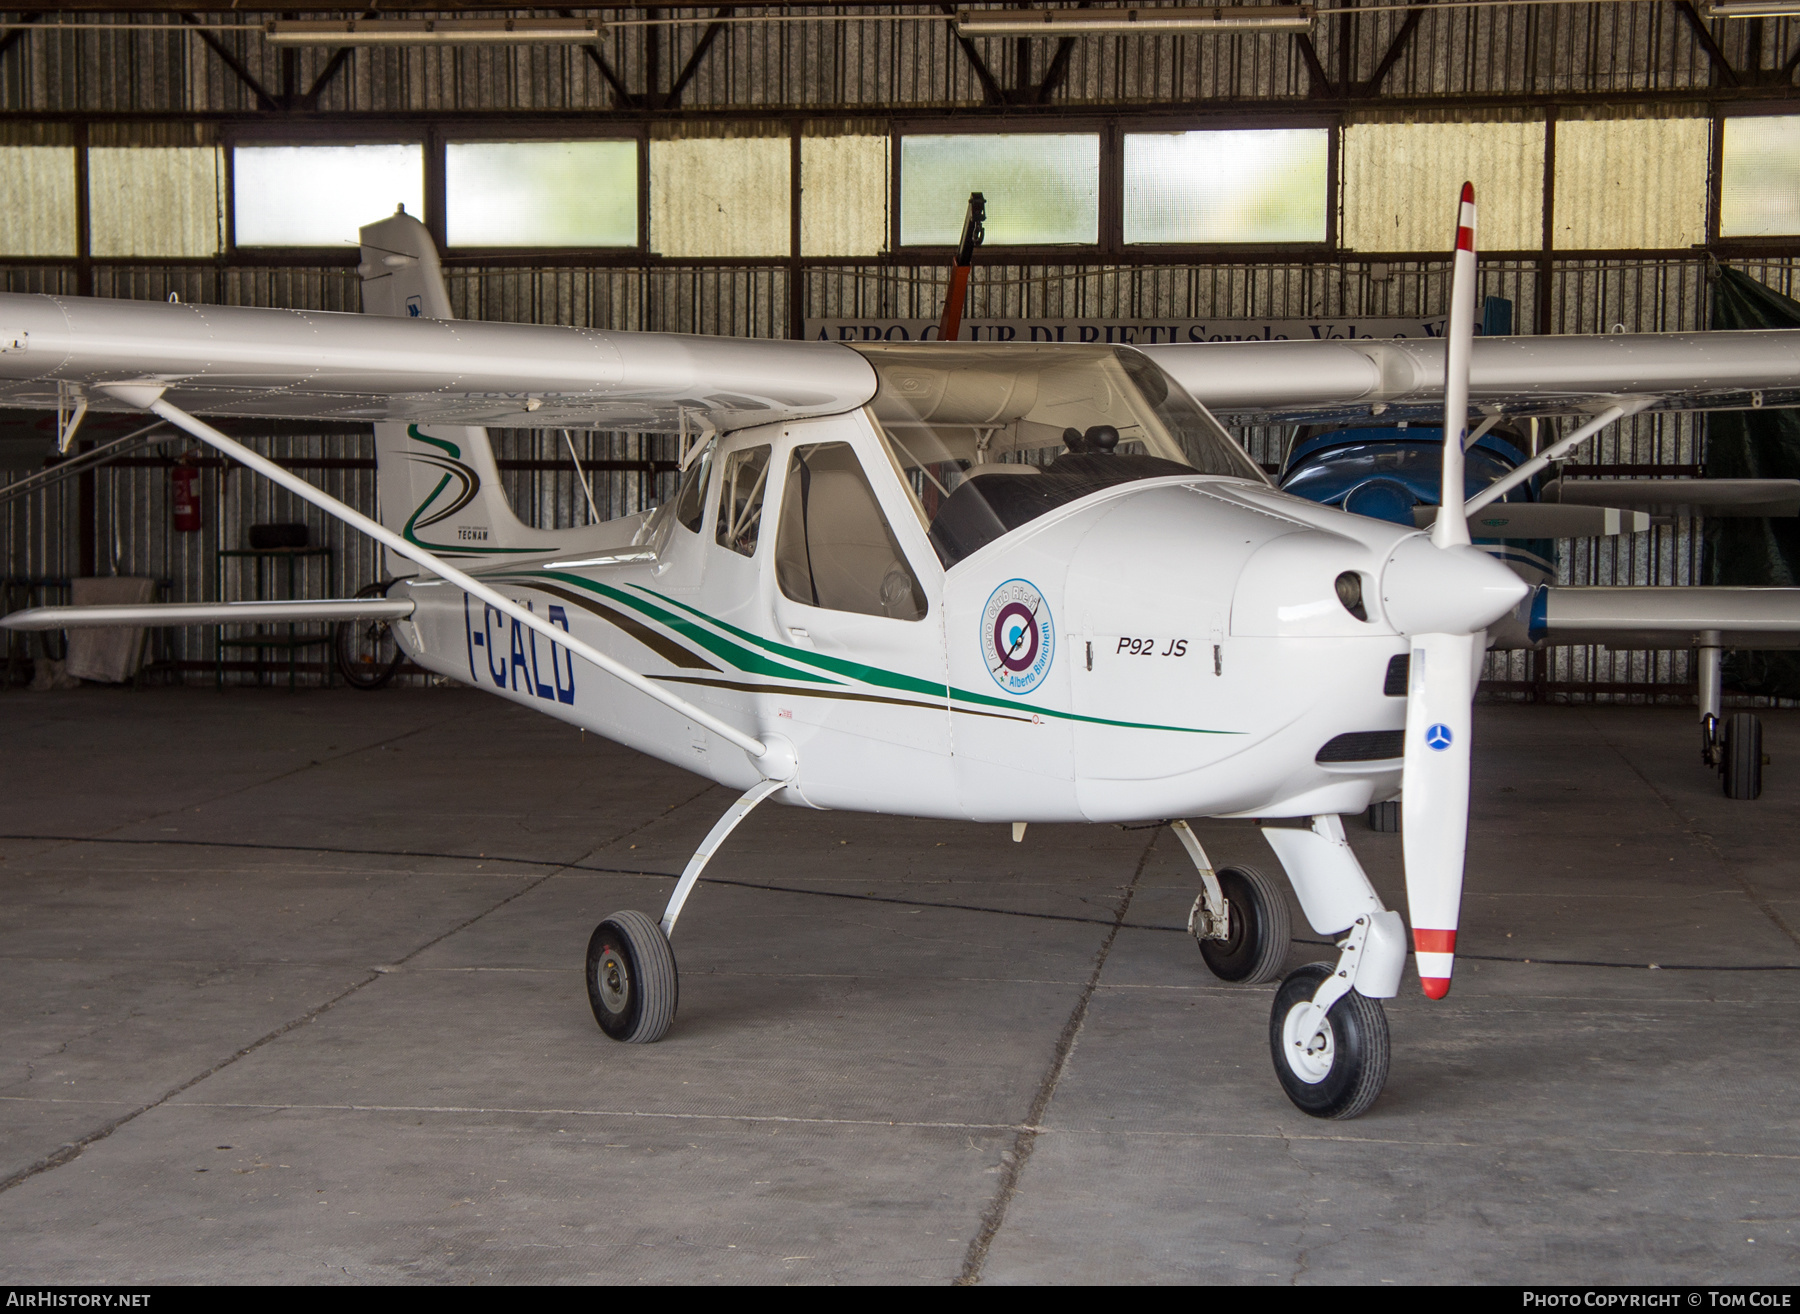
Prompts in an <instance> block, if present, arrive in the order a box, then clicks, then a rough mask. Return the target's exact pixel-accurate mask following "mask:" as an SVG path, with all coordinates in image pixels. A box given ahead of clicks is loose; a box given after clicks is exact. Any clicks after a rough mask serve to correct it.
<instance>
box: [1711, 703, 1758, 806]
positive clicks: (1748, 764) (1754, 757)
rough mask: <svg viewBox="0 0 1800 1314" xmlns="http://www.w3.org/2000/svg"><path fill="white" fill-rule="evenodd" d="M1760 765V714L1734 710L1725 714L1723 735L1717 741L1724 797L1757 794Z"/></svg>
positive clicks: (1750, 796) (1752, 795)
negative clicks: (1718, 742)
mask: <svg viewBox="0 0 1800 1314" xmlns="http://www.w3.org/2000/svg"><path fill="white" fill-rule="evenodd" d="M1762 769H1763V751H1762V718H1761V717H1759V716H1757V715H1756V714H1755V713H1754V712H1733V713H1732V714H1731V715H1730V716H1729V717H1728V718H1726V721H1725V735H1724V738H1723V740H1722V741H1721V743H1720V745H1719V775H1720V784H1721V785H1723V786H1724V789H1725V797H1726V798H1741V799H1752V798H1758V797H1760V796H1761V795H1762Z"/></svg>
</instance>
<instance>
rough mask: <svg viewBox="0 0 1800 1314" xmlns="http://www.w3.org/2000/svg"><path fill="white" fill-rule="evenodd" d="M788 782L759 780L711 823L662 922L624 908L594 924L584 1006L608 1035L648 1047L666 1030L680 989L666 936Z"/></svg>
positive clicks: (673, 1012)
mask: <svg viewBox="0 0 1800 1314" xmlns="http://www.w3.org/2000/svg"><path fill="white" fill-rule="evenodd" d="M787 783H788V781H787V780H785V779H784V780H759V781H757V782H756V784H755V785H753V786H751V788H750V789H748V790H747V791H745V793H744V796H743V797H742V798H740V799H738V801H737V802H736V803H733V804H732V805H731V807H730V808H729V809H728V810H727V811H726V813H725V815H724V816H722V817H720V818H719V819H718V821H716V822H714V823H713V828H712V829H711V830H709V831H707V833H706V838H705V839H704V840H702V841H700V847H699V848H698V849H696V850H695V851H694V856H693V857H691V858H689V859H688V864H687V866H686V867H685V868H684V869H683V870H682V873H681V879H680V880H679V881H677V882H676V883H675V891H674V893H672V894H671V895H670V896H669V903H668V906H667V907H666V908H664V909H663V915H662V923H661V924H660V925H658V924H657V923H656V922H653V921H651V920H650V919H649V918H648V917H646V916H644V914H643V913H641V912H634V911H631V910H627V911H625V912H616V913H614V914H613V915H612V916H611V917H608V918H607V919H606V920H605V921H603V922H601V923H600V925H599V926H597V927H595V928H594V934H593V935H592V936H591V937H590V938H589V939H588V950H587V992H588V1005H589V1006H590V1007H591V1008H592V1009H593V1010H594V1021H596V1022H598V1023H599V1024H600V1029H601V1030H602V1031H604V1032H605V1033H606V1034H607V1035H608V1036H610V1037H612V1039H614V1040H621V1041H624V1042H625V1043H626V1044H632V1045H647V1044H650V1043H651V1042H652V1041H657V1040H661V1039H662V1038H663V1037H664V1036H665V1035H667V1034H668V1031H669V1027H670V1026H671V1025H672V1024H673V1023H674V1021H675V1005H676V1003H677V1001H678V1000H679V998H680V992H681V978H680V975H679V973H678V972H677V971H676V968H675V951H674V950H673V949H671V948H670V947H669V936H670V935H672V934H673V933H674V931H675V920H676V918H678V917H680V916H681V908H682V905H683V904H685V903H686V902H687V900H688V895H690V894H692V893H693V892H694V886H695V885H696V884H697V883H698V882H699V880H700V873H701V871H703V870H704V869H705V867H706V864H707V863H708V862H709V861H710V860H711V859H712V855H713V854H715V853H717V852H718V851H719V846H720V845H721V844H723V843H724V842H725V839H726V837H727V836H728V835H730V834H731V832H732V831H734V830H736V829H737V828H738V824H739V823H740V822H742V821H743V819H744V818H745V817H747V816H749V815H750V814H751V813H752V812H754V811H755V810H756V805H757V804H758V803H761V802H762V801H763V800H764V799H766V798H768V797H769V795H771V794H773V793H774V792H775V791H776V790H778V789H781V788H782V787H783V786H785V785H786V784H787Z"/></svg>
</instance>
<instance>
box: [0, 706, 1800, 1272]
mask: <svg viewBox="0 0 1800 1314" xmlns="http://www.w3.org/2000/svg"><path fill="white" fill-rule="evenodd" d="M1476 727H1477V746H1476V779H1477V788H1476V800H1475V810H1474V821H1473V830H1472V837H1471V863H1470V871H1469V881H1468V884H1469V896H1468V898H1467V900H1466V902H1465V908H1464V915H1463V928H1464V929H1463V934H1462V938H1461V942H1460V943H1461V947H1462V948H1463V950H1464V953H1463V956H1462V957H1461V958H1460V959H1459V964H1458V973H1457V984H1456V989H1455V991H1454V992H1453V994H1452V995H1451V997H1450V999H1449V1000H1448V1001H1446V1002H1445V1003H1442V1004H1432V1003H1430V1002H1429V1001H1427V1000H1425V999H1423V998H1422V997H1421V996H1420V995H1419V994H1418V991H1417V986H1416V982H1415V981H1414V979H1413V978H1412V975H1411V973H1410V971H1409V973H1408V980H1407V983H1406V984H1405V985H1404V986H1403V988H1402V994H1401V996H1400V998H1399V999H1397V1000H1394V1001H1392V1002H1391V1004H1390V1006H1389V1010H1388V1016H1389V1019H1390V1022H1391V1025H1392V1029H1393V1036H1394V1064H1393V1071H1392V1076H1391V1077H1390V1079H1389V1082H1388V1086H1387V1090H1386V1093H1385V1094H1384V1096H1383V1097H1382V1099H1381V1101H1380V1102H1379V1103H1378V1104H1377V1105H1376V1106H1375V1108H1374V1110H1373V1111H1372V1112H1371V1113H1369V1114H1368V1115H1367V1116H1365V1117H1363V1118H1362V1119H1360V1120H1357V1121H1355V1122H1351V1123H1320V1122H1315V1121H1312V1120H1310V1119H1308V1118H1305V1117H1303V1116H1301V1115H1300V1114H1299V1113H1297V1112H1296V1111H1295V1110H1294V1109H1293V1107H1292V1106H1291V1105H1289V1104H1288V1102H1287V1101H1286V1099H1284V1098H1283V1097H1282V1095H1281V1093H1280V1090H1279V1088H1278V1087H1277V1086H1276V1083H1275V1080H1274V1077H1273V1074H1272V1072H1271V1070H1270V1066H1269V1057H1268V1049H1267V1042H1266V1038H1265V1027H1266V1025H1267V1016H1268V1008H1269V1002H1270V998H1271V995H1272V993H1273V988H1272V987H1263V988H1242V987H1226V986H1222V985H1220V984H1218V983H1217V982H1215V981H1214V980H1213V979H1212V978H1211V977H1210V976H1208V975H1207V973H1206V972H1205V970H1204V968H1203V967H1202V965H1201V963H1200V961H1199V956H1198V953H1197V952H1196V950H1195V947H1194V945H1193V943H1192V941H1191V940H1189V939H1188V938H1187V937H1186V935H1185V934H1183V933H1182V932H1181V930H1180V928H1181V925H1182V923H1183V920H1184V918H1185V915H1186V912H1187V907H1188V904H1189V902H1190V900H1191V899H1192V897H1193V887H1194V878H1193V875H1192V870H1191V868H1189V867H1187V866H1186V860H1185V858H1184V857H1183V856H1182V854H1181V851H1180V848H1179V846H1178V845H1177V844H1176V843H1175V842H1174V839H1173V837H1172V836H1171V835H1170V833H1169V832H1168V831H1167V830H1166V829H1150V830H1122V829H1118V828H1115V827H1110V826H1107V827H1087V828H1078V827H1033V828H1032V830H1031V832H1030V834H1029V835H1028V836H1027V838H1026V840H1025V842H1024V843H1023V844H1020V845H1014V844H1012V843H1011V842H1010V836H1009V833H1008V831H1007V829H1006V828H1005V827H1001V826H985V827H984V826H971V825H943V824H937V823H928V822H918V821H902V820H893V819H888V818H881V817H863V816H844V815H836V814H821V813H805V812H800V811H795V810H791V809H784V808H775V807H771V808H766V809H763V810H761V811H760V812H758V813H757V814H756V815H755V816H753V817H752V818H751V820H750V821H749V822H747V823H746V824H745V825H744V826H743V827H742V828H741V829H740V830H739V831H738V832H737V834H736V836H734V837H733V839H732V840H731V841H730V844H729V846H728V847H727V848H726V849H725V850H724V852H723V853H722V855H721V857H720V858H719V859H717V860H716V861H715V864H714V866H713V868H712V872H713V874H714V875H716V876H717V877H719V878H721V880H720V881H715V882H709V883H707V884H704V885H703V886H702V887H701V889H700V891H699V892H698V894H697V895H696V896H695V898H694V900H693V901H692V902H691V903H690V904H689V905H688V911H687V913H686V914H685V916H684V919H683V921H682V924H681V929H680V931H679V933H678V934H677V936H676V950H677V953H678V955H679V960H680V963H681V969H682V983H681V985H682V989H681V1008H680V1014H679V1016H678V1018H677V1020H676V1025H675V1029H674V1030H673V1031H672V1032H671V1034H670V1036H669V1037H668V1039H667V1040H665V1041H664V1042H663V1043H661V1044H658V1045H653V1046H643V1047H639V1046H622V1045H615V1044H612V1043H610V1042H608V1041H607V1040H605V1039H604V1038H603V1037H602V1036H601V1034H600V1033H599V1031H598V1029H597V1028H596V1027H595V1025H594V1023H593V1020H592V1017H591V1015H590V1014H589V1012H588V1007H587V1002H586V999H585V997H584V994H583V989H582V983H581V962H582V954H583V950H584V947H585V944H586V940H587V937H588V934H589V931H590V930H591V929H592V927H593V925H594V923H595V922H597V921H598V920H599V919H600V918H601V917H602V916H604V915H605V914H607V913H609V912H612V911H614V910H617V909H620V908H628V907H635V908H640V909H644V910H646V911H649V912H651V913H652V915H655V914H656V913H657V912H658V911H659V910H660V908H661V905H662V901H663V899H664V897H665V896H666V893H667V891H668V889H669V887H670V885H671V880H670V876H669V874H671V873H674V872H677V871H679V869H680V867H681V865H682V863H683V862H684V861H685V859H686V858H687V856H688V854H689V852H690V851H691V850H692V848H693V847H694V845H695V844H696V843H697V841H698V840H699V838H700V837H701V836H702V835H703V834H704V833H705V831H706V830H707V828H708V827H709V826H710V825H711V824H712V822H713V820H714V819H715V818H716V817H717V815H718V814H719V813H720V812H721V811H722V810H723V809H724V808H725V806H726V804H727V803H728V802H729V798H728V796H727V795H726V794H725V793H724V792H723V791H721V790H718V789H716V788H711V787H709V786H707V785H706V783H705V782H703V781H701V780H698V779H697V778H695V777H693V776H689V775H686V774H683V773H682V772H680V771H677V770H675V769H673V768H669V767H665V766H662V765H660V764H658V763H655V762H650V761H648V760H646V759H644V758H641V757H638V756H636V755H635V754H632V753H630V752H628V751H626V750H623V749H620V748H617V747H615V746H612V745H610V744H607V743H604V742H601V741H598V740H596V739H595V738H594V737H593V736H587V737H585V738H584V737H582V736H579V735H577V734H576V733H574V732H572V731H569V730H567V729H565V728H564V727H562V726H559V725H557V724H556V723H554V722H551V721H549V720H547V719H545V718H541V717H535V716H533V715H531V714H530V713H527V712H523V711H520V710H518V709H515V708H512V707H509V706H507V705H505V704H502V703H500V702H499V701H498V700H494V699H484V698H481V697H479V696H478V695H475V694H473V693H469V692H466V691H389V692H384V693H381V694H376V695H365V694H359V693H354V692H348V691H343V692H331V693H302V694H297V695H288V694H285V693H275V692H263V691H252V690H244V691H236V692H232V693H229V694H226V695H223V696H221V695H219V694H216V693H212V692H209V691H202V690H181V689H177V690H167V691H159V692H149V693H141V694H131V693H125V692H118V691H112V690H105V689H95V688H86V689H82V690H78V691H75V692H70V693H53V694H22V693H20V694H7V695H5V696H4V697H0V744H3V745H4V749H5V761H6V763H7V767H6V775H5V778H4V779H5V788H4V796H3V797H0V834H4V836H5V838H4V839H0V927H3V928H4V930H3V938H0V998H3V999H4V1001H5V1007H4V1009H3V1010H0V1281H4V1282H7V1283H43V1282H88V1281H107V1282H187V1281H209V1280H219V1281H239V1282H278V1281H301V1282H330V1281H353V1282H368V1281H407V1280H411V1281H424V1282H436V1283H443V1282H479V1281H486V1280H501V1281H527V1282H539V1281H557V1280H569V1281H596V1280H602V1281H625V1282H635V1281H658V1280H660V1281H712V1280H720V1281H735V1282H833V1281H837V1282H874V1281H890V1282H892V1281H898V1282H948V1281H952V1280H955V1279H957V1278H958V1277H959V1276H960V1277H962V1278H964V1279H967V1278H971V1277H976V1278H979V1279H980V1280H982V1281H986V1282H1075V1281H1079V1282H1094V1281H1109V1282H1116V1281H1183V1282H1188V1281H1223V1282H1270V1283H1289V1282H1332V1281H1350V1282H1375V1281H1396V1282H1419V1281H1425V1282H1467V1281H1481V1282H1545V1283H1547V1282H1655V1283H1662V1282H1670V1283H1692V1282H1702V1281H1704V1282H1786V1281H1789V1280H1791V1278H1792V1275H1793V1273H1794V1272H1795V1271H1796V1267H1797V1266H1800V1245H1797V1243H1796V1237H1795V1226H1796V1214H1797V1212H1800V1106H1797V1104H1796V1101H1795V1099H1794V1093H1793V1090H1794V1083H1793V1077H1792V1075H1791V1074H1792V1068H1791V1064H1792V1062H1793V1059H1792V1049H1791V1046H1792V1044H1793V1042H1794V1039H1795V1036H1796V1026H1795V1023H1794V1020H1793V1017H1792V1016H1791V1015H1789V1014H1787V1013H1786V1012H1785V1011H1784V1010H1785V1009H1787V1008H1790V1007H1793V1006H1795V1004H1796V1002H1800V945H1797V942H1796V939H1795V934H1794V931H1793V929H1792V928H1793V927H1795V926H1796V925H1797V924H1800V906H1796V903H1797V895H1800V858H1797V856H1796V855H1797V854H1800V848H1797V846H1796V839H1797V838H1800V835H1797V830H1800V826H1797V823H1796V809H1795V806H1794V805H1795V802H1796V800H1797V799H1800V718H1795V717H1794V716H1793V715H1792V714H1775V715H1773V716H1771V717H1769V718H1768V720H1767V734H1768V740H1767V745H1768V749H1769V751H1770V753H1771V754H1772V755H1773V758H1774V763H1773V766H1772V767H1771V768H1770V773H1769V787H1768V790H1767V792H1766V793H1765V795H1764V797H1763V799H1762V800H1761V801H1760V802H1758V803H1733V802H1730V801H1728V800H1726V799H1724V798H1723V797H1722V796H1721V795H1720V793H1719V790H1718V787H1717V785H1716V783H1715V778H1714V777H1713V776H1712V775H1711V774H1709V773H1708V772H1706V771H1704V770H1703V769H1702V768H1701V767H1700V766H1699V765H1698V763H1697V761H1696V760H1695V758H1696V754H1695V751H1694V740H1695V737H1696V736H1695V732H1694V730H1693V727H1692V721H1691V716H1690V715H1689V714H1688V713H1685V712H1673V711H1670V712H1662V711H1644V710H1605V709H1603V710H1580V709H1567V708H1513V707H1508V708H1483V709H1479V710H1478V715H1477V719H1476ZM1201 833H1202V836H1203V838H1204V839H1205V840H1206V842H1207V843H1208V845H1209V846H1211V847H1212V849H1213V852H1214V855H1215V858H1216V859H1217V860H1219V861H1221V862H1223V861H1228V860H1232V859H1236V860H1247V861H1250V862H1254V863H1257V864H1259V865H1264V866H1265V867H1268V868H1273V866H1274V864H1273V861H1272V857H1271V855H1269V854H1268V852H1267V851H1266V848H1265V847H1264V846H1263V843H1262V841H1261V839H1260V837H1259V836H1258V835H1257V834H1256V832H1255V831H1254V829H1252V828H1251V827H1249V826H1247V825H1243V824H1229V823H1210V824H1207V825H1204V826H1203V827H1202V829H1201ZM1352 836H1353V841H1354V843H1355V845H1356V847H1357V849H1358V851H1359V852H1360V853H1361V855H1362V857H1363V861H1364V863H1365V864H1366V865H1367V866H1368V867H1369V869H1370V871H1371V873H1372V875H1373V876H1374V878H1375V881H1376V883H1377V885H1378V886H1379V887H1380V888H1381V889H1382V891H1383V894H1384V896H1385V897H1387V898H1388V899H1389V901H1390V902H1394V903H1398V901H1399V899H1400V892H1401V890H1400V876H1399V872H1400V853H1399V844H1398V838H1397V837H1395V836H1384V835H1375V834H1373V833H1371V832H1369V831H1368V830H1366V829H1364V828H1362V827H1361V826H1360V825H1358V826H1356V827H1354V828H1353V830H1352ZM727 881H728V882H731V883H724V882H727ZM1402 906H1403V905H1402ZM1297 925H1299V923H1298V922H1297ZM1325 956H1329V955H1328V953H1327V951H1323V950H1321V949H1319V948H1317V947H1313V946H1308V945H1304V944H1296V945H1295V947H1294V953H1293V958H1292V962H1293V963H1299V962H1304V961H1307V960H1308V959H1309V958H1318V957H1325ZM1570 960H1574V963H1575V964H1579V965H1573V964H1572V963H1571V961H1570ZM1649 963H1658V964H1661V965H1662V969H1661V970H1655V971H1651V970H1646V968H1645V966H1644V965H1645V964H1649ZM1676 969H1679V970H1676Z"/></svg>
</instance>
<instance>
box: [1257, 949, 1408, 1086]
mask: <svg viewBox="0 0 1800 1314" xmlns="http://www.w3.org/2000/svg"><path fill="white" fill-rule="evenodd" d="M1336 970H1337V968H1336V967H1334V966H1333V965H1332V964H1330V963H1308V964H1307V965H1306V966H1305V967H1300V968H1296V969H1294V971H1292V972H1290V973H1289V974H1288V978H1287V980H1285V981H1283V982H1282V983H1281V989H1280V990H1277V991H1276V992H1275V1007H1274V1008H1273V1009H1272V1010H1271V1011H1270V1013H1269V1050H1270V1056H1271V1057H1272V1058H1273V1059H1274V1060H1275V1075H1276V1077H1277V1078H1279V1079H1280V1081H1281V1089H1282V1090H1284V1091H1285V1092H1287V1097H1288V1098H1289V1099H1290V1100H1292V1101H1293V1102H1294V1107H1295V1108H1297V1109H1299V1110H1300V1111H1301V1112H1302V1113H1308V1114H1311V1115H1312V1116H1313V1117H1315V1118H1354V1117H1356V1116H1357V1115H1358V1114H1361V1113H1364V1112H1366V1111H1367V1110H1368V1107H1369V1106H1370V1105H1371V1104H1373V1103H1374V1102H1375V1097H1376V1096H1378V1095H1380V1094H1381V1088H1382V1086H1384V1085H1385V1084H1386V1083H1387V1073H1388V1027H1387V1014H1386V1013H1384V1012H1383V1011H1382V1008H1381V1003H1380V1001H1379V1000H1374V999H1370V998H1368V997H1367V996H1366V995H1359V994H1357V993H1356V991H1354V990H1352V991H1351V992H1350V993H1349V994H1347V995H1345V996H1344V997H1343V998H1342V999H1340V1000H1338V1001H1337V1003H1335V1004H1333V1005H1332V1006H1331V1011H1330V1012H1329V1013H1327V1014H1326V1015H1325V1021H1324V1023H1323V1024H1322V1025H1321V1026H1320V1027H1319V1028H1318V1029H1317V1030H1316V1032H1315V1033H1314V1034H1313V1035H1311V1036H1305V1037H1302V1036H1298V1035H1295V1034H1292V1033H1293V1032H1294V1031H1295V1030H1296V1029H1297V1028H1298V1026H1299V1023H1300V1020H1301V1016H1302V1013H1303V1010H1304V1009H1305V1008H1306V1006H1307V1005H1308V1004H1310V1003H1311V1002H1312V997H1313V996H1314V995H1315V994H1317V993H1318V991H1319V987H1320V986H1321V985H1322V984H1324V982H1325V981H1326V980H1327V979H1328V978H1329V977H1330V976H1331V974H1332V973H1333V972H1335V971H1336ZM1296 1041H1298V1042H1299V1043H1298V1044H1296V1043H1295V1042H1296Z"/></svg>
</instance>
